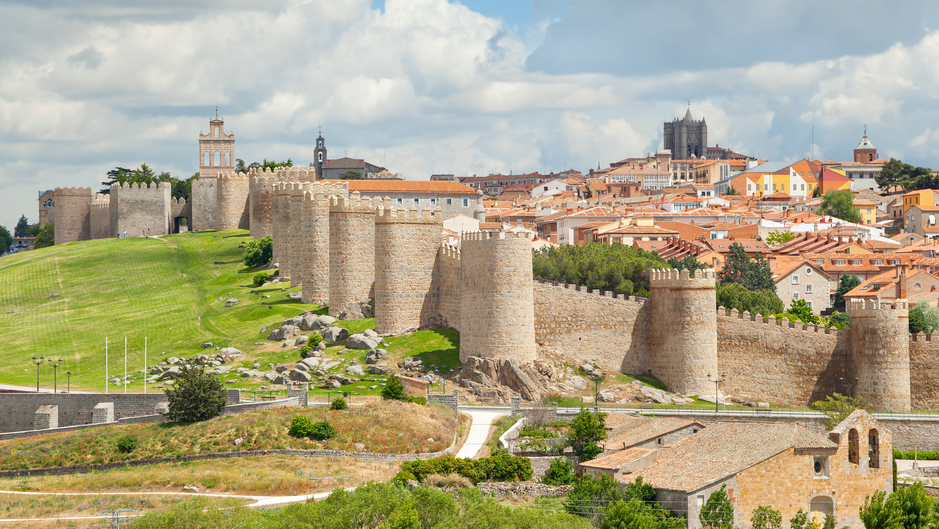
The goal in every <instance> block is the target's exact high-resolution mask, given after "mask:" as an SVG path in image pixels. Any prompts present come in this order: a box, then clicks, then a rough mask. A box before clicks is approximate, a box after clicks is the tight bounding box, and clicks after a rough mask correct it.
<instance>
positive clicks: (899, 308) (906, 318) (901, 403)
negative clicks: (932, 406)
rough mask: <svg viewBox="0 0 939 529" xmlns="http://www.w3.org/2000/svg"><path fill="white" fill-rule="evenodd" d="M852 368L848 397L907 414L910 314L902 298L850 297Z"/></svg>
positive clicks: (909, 400)
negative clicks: (851, 386)
mask: <svg viewBox="0 0 939 529" xmlns="http://www.w3.org/2000/svg"><path fill="white" fill-rule="evenodd" d="M848 313H849V314H850V315H851V328H850V330H849V331H848V334H849V336H850V338H849V340H850V343H851V357H852V362H851V364H852V369H850V370H849V373H853V376H854V377H857V383H856V385H855V387H854V389H852V390H851V396H854V397H861V398H863V399H864V401H865V402H866V403H868V404H870V405H871V406H872V408H873V409H874V410H876V411H889V412H900V413H909V411H910V407H911V398H910V327H909V325H910V314H909V305H908V303H907V301H906V300H905V299H898V300H895V301H891V302H884V301H880V300H878V299H866V300H865V299H854V300H851V303H850V304H849V305H848Z"/></svg>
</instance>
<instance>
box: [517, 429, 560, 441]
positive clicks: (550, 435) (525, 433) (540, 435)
mask: <svg viewBox="0 0 939 529" xmlns="http://www.w3.org/2000/svg"><path fill="white" fill-rule="evenodd" d="M518 436H519V437H531V438H533V439H556V438H558V437H561V434H559V433H557V432H549V431H548V430H545V429H542V428H537V429H536V428H522V431H520V432H518Z"/></svg>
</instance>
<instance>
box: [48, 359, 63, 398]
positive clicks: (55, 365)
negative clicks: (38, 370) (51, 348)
mask: <svg viewBox="0 0 939 529" xmlns="http://www.w3.org/2000/svg"><path fill="white" fill-rule="evenodd" d="M49 365H50V366H52V392H53V393H58V385H59V384H58V377H57V375H58V372H59V366H60V365H62V359H61V358H59V359H58V360H53V359H52V358H51V357H50V358H49Z"/></svg>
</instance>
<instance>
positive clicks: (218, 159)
mask: <svg viewBox="0 0 939 529" xmlns="http://www.w3.org/2000/svg"><path fill="white" fill-rule="evenodd" d="M213 165H214V166H215V167H218V166H220V165H222V156H221V154H219V152H218V151H215V164H213Z"/></svg>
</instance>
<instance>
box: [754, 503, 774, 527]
mask: <svg viewBox="0 0 939 529" xmlns="http://www.w3.org/2000/svg"><path fill="white" fill-rule="evenodd" d="M750 525H751V526H752V527H753V529H780V528H781V527H782V514H780V513H779V511H777V510H775V509H773V508H772V507H767V506H766V505H760V506H759V507H757V508H756V510H755V511H753V514H752V515H751V516H750Z"/></svg>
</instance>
